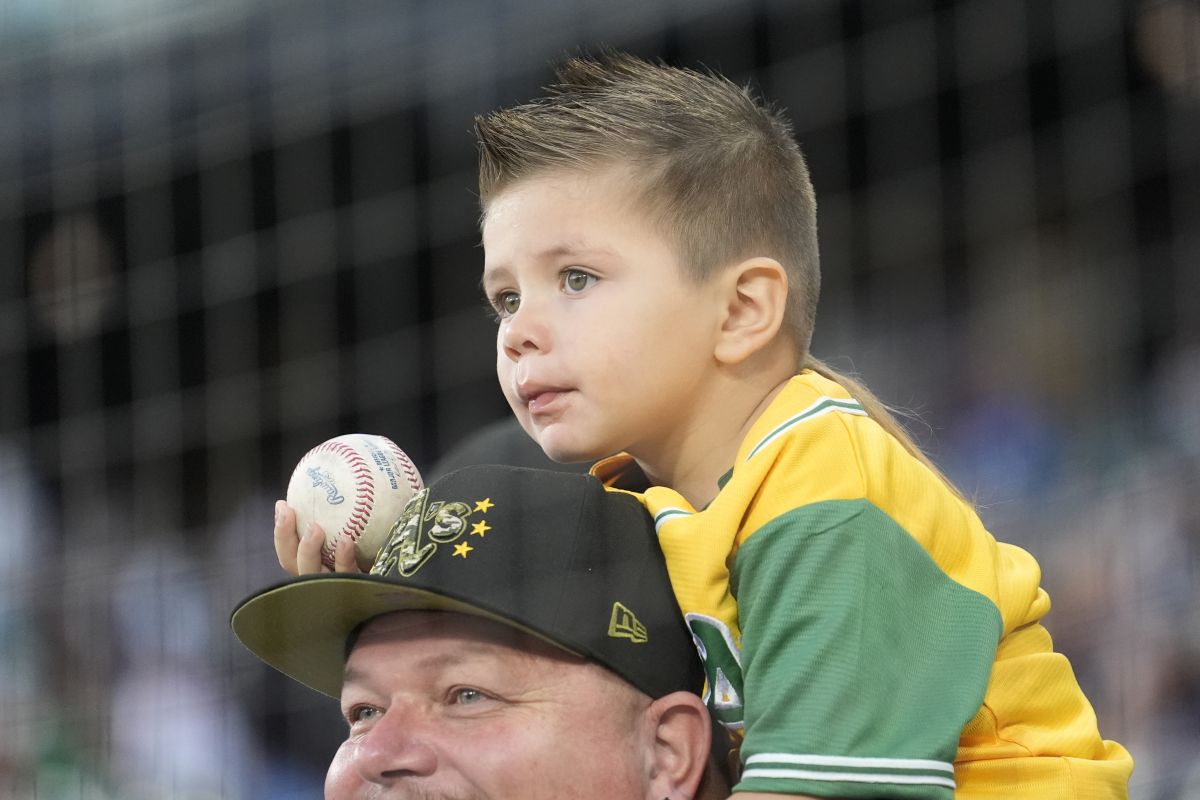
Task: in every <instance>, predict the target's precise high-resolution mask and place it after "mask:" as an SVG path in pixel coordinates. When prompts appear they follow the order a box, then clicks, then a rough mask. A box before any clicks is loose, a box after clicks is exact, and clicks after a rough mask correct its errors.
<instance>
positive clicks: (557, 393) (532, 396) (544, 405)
mask: <svg viewBox="0 0 1200 800" xmlns="http://www.w3.org/2000/svg"><path fill="white" fill-rule="evenodd" d="M569 391H570V389H568V388H566V387H563V386H540V385H536V384H525V385H524V386H518V387H517V397H519V398H520V399H521V402H522V403H524V404H525V407H526V408H528V409H529V413H530V414H544V413H546V411H548V410H550V409H551V408H552V407H553V405H554V403H555V401H557V400H558V399H559V398H560V397H562V396H563V395H565V394H566V393H567V392H569Z"/></svg>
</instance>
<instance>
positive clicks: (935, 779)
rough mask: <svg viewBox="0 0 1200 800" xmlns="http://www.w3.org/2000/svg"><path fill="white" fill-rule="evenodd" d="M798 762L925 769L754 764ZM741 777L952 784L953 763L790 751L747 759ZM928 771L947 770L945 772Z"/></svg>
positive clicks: (803, 763)
mask: <svg viewBox="0 0 1200 800" xmlns="http://www.w3.org/2000/svg"><path fill="white" fill-rule="evenodd" d="M762 763H767V764H800V765H807V766H814V767H815V766H824V767H849V768H852V769H853V768H858V769H879V768H891V769H911V770H925V771H926V774H905V773H885V772H826V771H823V770H810V769H796V768H788V767H776V768H767V767H756V766H754V765H755V764H762ZM746 767H747V769H746V771H745V772H743V773H742V778H791V779H793V780H816V781H847V782H851V783H894V784H922V785H930V786H946V787H949V788H951V789H953V788H954V787H955V783H954V778H953V777H952V776H953V775H954V765H953V764H950V763H949V762H946V761H933V760H931V759H925V758H856V757H854V756H823V755H794V754H791V753H758V754H755V755H752V756H750V757H749V758H748V759H746ZM929 773H948V774H947V775H941V774H929Z"/></svg>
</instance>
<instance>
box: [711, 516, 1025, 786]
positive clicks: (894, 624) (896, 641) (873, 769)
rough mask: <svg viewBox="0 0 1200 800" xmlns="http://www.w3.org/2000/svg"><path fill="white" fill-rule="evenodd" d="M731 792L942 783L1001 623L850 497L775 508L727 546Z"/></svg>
mask: <svg viewBox="0 0 1200 800" xmlns="http://www.w3.org/2000/svg"><path fill="white" fill-rule="evenodd" d="M731 584H732V588H733V591H734V594H735V595H736V597H737V602H738V618H739V621H740V624H741V628H742V642H741V644H742V653H741V668H742V675H741V678H742V680H743V681H744V687H743V692H742V698H743V701H744V704H745V705H744V716H745V742H744V744H743V747H742V760H743V764H744V765H745V770H744V773H743V776H742V781H741V782H740V783H739V784H738V787H737V788H738V789H740V790H742V791H761V792H785V793H788V792H790V793H812V794H817V795H819V796H834V797H878V796H879V793H880V791H881V789H883V790H884V793H885V794H886V796H891V797H928V798H939V799H941V800H948V798H950V797H952V796H953V786H954V781H953V761H954V755H955V752H956V749H957V745H958V738H959V733H960V732H961V730H962V727H963V725H965V724H966V722H967V721H968V720H970V719H971V717H972V716H974V714H975V712H976V711H978V709H979V706H980V703H981V702H982V701H983V696H984V691H985V689H986V688H987V683H988V677H989V675H990V673H991V667H992V661H993V659H994V657H995V652H996V646H997V643H998V641H999V638H1000V634H1001V619H1000V613H999V610H998V609H997V608H996V606H995V605H994V604H993V603H992V602H991V601H990V600H989V599H988V598H986V597H984V596H983V595H981V594H979V593H977V592H975V591H973V590H971V589H968V588H966V587H964V586H962V585H961V584H958V583H956V582H955V581H954V580H952V579H951V578H950V577H949V576H947V575H946V574H945V573H944V572H942V570H941V569H940V568H939V567H938V566H937V565H936V564H935V563H934V562H933V560H932V559H931V558H930V557H929V555H928V554H927V553H926V552H925V550H924V549H923V548H922V547H921V546H920V544H919V543H918V542H917V541H916V540H915V539H913V538H912V537H911V536H910V535H909V534H908V533H907V532H906V531H905V530H903V529H902V528H901V527H900V526H899V525H897V524H896V522H895V521H894V520H892V519H891V518H890V517H888V516H887V515H886V514H884V513H883V512H882V511H881V510H879V509H878V508H877V507H875V506H874V505H872V504H870V503H869V502H867V501H865V500H856V501H828V502H822V503H815V504H813V505H810V506H806V507H804V508H800V509H796V510H794V511H792V512H789V513H788V514H785V515H783V516H781V517H779V518H777V519H775V520H773V521H772V522H771V523H769V524H768V525H766V526H764V527H763V528H762V529H761V530H759V531H758V532H756V533H755V535H754V536H753V537H751V538H750V539H749V541H747V542H746V544H745V545H744V546H743V547H742V548H741V549H740V550H739V551H738V553H737V555H736V559H735V561H734V564H733V569H732V573H731Z"/></svg>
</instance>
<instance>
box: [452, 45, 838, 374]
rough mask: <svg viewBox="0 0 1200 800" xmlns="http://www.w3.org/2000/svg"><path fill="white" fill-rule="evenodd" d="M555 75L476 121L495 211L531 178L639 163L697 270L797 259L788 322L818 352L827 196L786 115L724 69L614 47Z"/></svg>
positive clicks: (654, 215) (663, 224) (791, 263)
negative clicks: (820, 212)
mask: <svg viewBox="0 0 1200 800" xmlns="http://www.w3.org/2000/svg"><path fill="white" fill-rule="evenodd" d="M555 75H556V80H555V82H554V83H553V84H551V85H550V86H548V87H546V95H545V96H544V97H541V98H539V99H536V100H533V101H531V102H528V103H525V104H522V105H518V106H514V107H511V108H507V109H501V110H499V111H495V112H492V113H489V114H485V115H481V116H478V117H476V118H475V134H476V139H477V141H478V146H479V196H480V203H481V205H482V211H483V214H484V216H485V217H486V215H487V209H488V205H489V203H490V202H491V200H492V199H493V198H495V197H496V196H497V195H498V194H500V193H501V192H503V191H504V190H505V189H507V188H509V187H511V186H513V185H514V184H516V183H517V182H519V181H522V180H524V179H527V178H530V177H533V176H536V175H540V174H542V173H545V172H549V171H553V170H579V171H595V170H598V169H604V168H607V167H618V166H627V167H629V168H630V169H629V175H630V176H631V177H630V181H631V185H630V192H631V199H633V200H635V201H637V202H639V203H640V204H641V205H642V207H643V208H644V209H645V210H646V211H647V212H648V213H649V218H650V219H651V220H653V221H654V223H655V224H656V225H657V226H658V229H659V231H660V232H661V233H662V234H663V235H665V236H666V237H667V238H668V239H669V240H670V241H671V242H672V243H673V244H674V246H675V249H676V252H677V254H678V255H679V258H680V261H681V263H682V264H683V265H684V269H685V270H686V271H687V272H688V273H689V274H690V275H691V276H692V277H694V278H696V279H703V278H705V277H707V276H709V275H711V274H713V273H714V272H716V271H717V270H719V269H721V268H722V267H725V266H728V265H731V264H734V263H737V262H739V261H741V260H742V259H745V258H749V257H752V256H769V257H771V258H775V259H777V260H778V261H779V262H780V263H781V264H782V265H783V266H784V269H785V270H786V271H787V274H788V281H789V289H788V307H787V312H786V315H785V320H784V322H785V325H786V326H787V327H788V328H789V329H790V330H791V331H792V333H793V338H794V340H795V342H796V344H797V346H798V348H799V353H798V356H799V357H800V358H803V357H805V356H806V355H807V354H808V347H809V343H810V340H811V337H812V330H813V325H814V323H815V319H816V307H817V299H818V296H819V294H820V262H819V256H818V251H817V220H816V200H815V198H814V194H813V188H812V183H811V180H810V179H809V174H808V168H807V166H806V165H805V163H804V157H803V155H802V154H801V152H800V147H799V146H798V145H797V144H796V141H795V138H794V137H793V134H792V128H791V125H790V123H789V122H788V121H787V119H786V118H785V117H784V116H783V114H782V113H781V112H780V111H779V110H777V109H776V108H774V107H772V106H770V105H768V104H766V103H764V102H762V101H760V100H759V99H758V98H756V97H755V96H754V95H753V94H752V93H751V92H750V90H749V89H748V88H743V87H739V86H737V85H735V84H734V83H732V82H730V81H729V80H727V79H726V78H724V77H722V76H720V75H718V74H715V73H712V72H698V71H695V70H690V69H683V68H678V67H671V66H667V65H665V64H663V63H651V62H648V61H643V60H641V59H639V58H636V57H634V56H630V55H627V54H624V53H618V52H613V51H604V52H602V53H600V54H599V55H597V56H584V57H574V58H569V59H567V60H566V61H564V62H562V63H561V64H560V65H559V66H558V68H557V69H556V71H555ZM633 176H636V177H633Z"/></svg>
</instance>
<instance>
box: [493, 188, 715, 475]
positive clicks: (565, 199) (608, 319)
mask: <svg viewBox="0 0 1200 800" xmlns="http://www.w3.org/2000/svg"><path fill="white" fill-rule="evenodd" d="M634 186H635V184H634V183H633V182H632V181H631V180H630V178H629V176H628V174H627V173H625V172H623V171H621V170H617V169H612V170H607V171H600V172H596V173H577V172H550V173H547V174H545V175H541V176H537V177H534V178H529V179H527V180H523V181H521V182H519V183H517V184H516V185H514V186H512V187H510V188H508V189H506V190H505V191H503V192H502V193H500V194H499V195H498V196H497V197H495V198H494V199H493V200H492V201H491V203H490V204H489V206H488V209H487V216H486V219H485V221H484V226H483V246H484V251H485V258H484V270H483V286H484V290H485V292H486V293H487V296H488V298H489V300H490V301H491V303H492V305H493V308H494V309H495V310H496V312H497V314H498V316H499V330H498V332H497V336H496V374H497V376H498V378H499V380H500V387H501V389H502V390H503V391H504V395H505V397H506V398H507V399H508V402H509V405H510V406H511V407H512V409H513V412H514V413H515V414H516V417H517V419H518V420H520V422H521V425H522V427H524V428H525V430H526V432H528V433H529V434H530V436H532V437H533V438H534V439H535V440H536V441H537V442H538V444H540V445H541V447H542V449H543V450H544V451H545V452H546V454H547V455H548V456H550V457H551V458H552V459H554V460H556V461H589V460H594V459H597V458H600V457H603V456H606V455H610V454H612V453H613V452H616V451H619V450H628V451H629V452H631V453H633V454H634V455H635V456H637V457H639V459H643V460H650V461H666V462H669V461H670V460H671V459H672V448H675V447H678V443H675V442H673V441H672V437H673V436H674V435H677V432H678V431H679V430H685V429H687V428H688V420H687V419H686V416H687V413H688V409H689V408H691V407H692V405H693V403H692V402H689V401H690V400H692V399H694V398H695V397H696V396H697V393H698V392H700V391H701V389H702V388H703V385H704V381H705V380H706V379H707V378H709V377H710V376H711V374H712V373H713V371H714V369H715V362H714V360H713V344H714V341H715V336H716V334H717V330H718V328H719V323H718V322H717V319H718V315H719V312H720V311H721V305H720V302H719V297H718V295H717V293H716V292H715V290H714V285H713V283H714V282H713V281H706V282H697V281H694V280H691V279H689V278H686V277H685V276H684V272H683V270H682V268H681V266H680V264H679V262H678V259H677V257H676V255H675V252H674V248H673V247H672V246H671V244H670V242H669V241H668V240H667V239H666V238H664V237H663V236H662V235H661V234H659V233H658V231H657V229H656V228H655V227H654V226H653V225H652V224H651V223H650V222H649V221H647V219H646V216H647V215H646V212H645V211H644V209H642V208H641V207H640V206H636V205H634V204H633V202H632V200H631V198H632V197H633V187H634Z"/></svg>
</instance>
